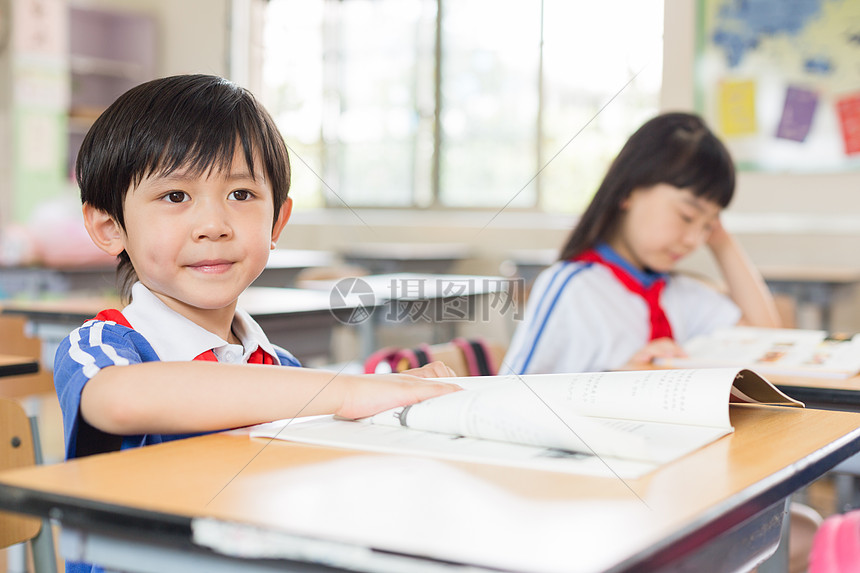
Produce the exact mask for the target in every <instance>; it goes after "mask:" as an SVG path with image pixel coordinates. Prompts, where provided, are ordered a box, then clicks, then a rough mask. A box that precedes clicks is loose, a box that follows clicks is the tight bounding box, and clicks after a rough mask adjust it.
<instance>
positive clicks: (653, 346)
mask: <svg viewBox="0 0 860 573" xmlns="http://www.w3.org/2000/svg"><path fill="white" fill-rule="evenodd" d="M685 356H687V353H686V352H684V349H683V348H681V347H680V346H678V343H677V342H675V341H674V340H672V339H671V338H665V337H664V338H656V339H654V340H652V341H651V342H649V343H648V344H646V345H645V346H644V347H643V348H642V349H641V350H640V351H639V352H637V353H636V354H634V355H633V356H632V357H631V358H630V362H629V363H628V365H630V366H635V365H640V366H641V365H644V364H651V363H652V362H653V361H654V359H655V358H683V357H685Z"/></svg>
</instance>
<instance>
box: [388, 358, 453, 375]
mask: <svg viewBox="0 0 860 573" xmlns="http://www.w3.org/2000/svg"><path fill="white" fill-rule="evenodd" d="M401 374H411V375H412V376H417V377H419V378H455V377H456V376H457V374H456V373H455V372H454V371H453V370H451V368H449V367H448V366H447V365H446V364H445V363H444V362H442V361H441V360H434V361H433V362H430V363H428V364H425V365H424V366H421V367H420V368H410V369H409V370H404V371H403V372H401Z"/></svg>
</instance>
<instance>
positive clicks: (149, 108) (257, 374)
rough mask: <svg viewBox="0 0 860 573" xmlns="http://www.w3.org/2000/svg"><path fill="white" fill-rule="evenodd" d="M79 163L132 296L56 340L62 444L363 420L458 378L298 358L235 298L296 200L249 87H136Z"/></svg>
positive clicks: (192, 78) (439, 369)
mask: <svg viewBox="0 0 860 573" xmlns="http://www.w3.org/2000/svg"><path fill="white" fill-rule="evenodd" d="M76 171H77V181H78V184H79V186H80V189H81V200H82V202H83V213H84V222H85V226H86V228H87V231H88V233H89V235H90V237H91V238H92V240H93V241H94V242H95V244H96V245H97V246H98V247H99V248H101V249H102V250H104V251H105V252H106V253H108V254H111V255H114V256H117V257H118V259H119V265H118V269H117V272H118V276H119V278H120V283H121V294H122V297H123V300H124V301H129V300H130V301H131V302H130V304H129V305H128V306H126V307H125V308H124V309H123V310H122V311H118V310H108V311H103V312H101V313H99V315H98V316H97V317H96V318H95V319H93V320H90V321H87V322H86V323H85V324H84V325H83V326H81V327H80V328H78V329H77V330H75V331H74V332H72V333H71V334H70V335H69V337H67V338H66V339H65V340H64V341H63V343H62V344H61V345H60V347H59V349H58V352H57V355H56V358H55V366H54V379H55V385H56V388H57V394H58V396H59V399H60V404H61V406H62V410H63V424H64V428H65V436H66V456H67V458H74V457H79V456H83V455H89V454H93V453H99V452H104V451H111V450H117V449H125V448H130V447H137V446H143V445H148V444H153V443H159V442H162V441H167V440H172V439H177V438H182V437H186V436H188V435H194V434H199V433H203V432H210V431H217V430H223V429H227V428H234V427H240V426H247V425H251V424H256V423H260V422H266V421H271V420H275V419H281V418H288V417H294V416H306V415H314V414H325V413H328V414H337V415H340V416H344V417H347V418H360V417H364V416H368V415H371V414H374V413H376V412H379V411H382V410H385V409H388V408H391V407H395V406H398V405H404V404H409V403H412V402H416V401H419V400H423V399H425V398H429V397H431V396H436V395H439V394H445V393H448V392H452V391H455V390H456V389H457V386H455V385H453V384H447V383H442V382H433V381H422V380H420V379H419V377H440V376H451V375H453V373H452V372H451V371H450V370H449V369H448V368H447V367H446V366H444V365H442V364H441V363H434V364H430V365H428V366H426V367H424V368H421V369H416V370H414V371H410V372H409V373H407V374H406V375H380V376H349V375H335V374H332V373H329V372H324V371H314V370H309V369H303V368H298V366H300V365H299V363H298V361H297V360H296V359H295V358H294V357H293V356H292V355H291V354H289V353H288V352H287V351H285V350H283V349H281V348H278V347H276V346H273V345H272V344H271V343H270V342H269V341H268V340H267V338H266V336H265V334H264V333H263V331H262V330H261V329H260V327H259V326H258V325H257V324H256V323H255V322H254V320H253V319H251V317H250V316H249V315H248V314H247V313H245V312H244V311H242V310H241V309H238V308H236V301H237V299H238V297H239V294H240V293H241V292H242V291H244V290H245V288H246V287H248V285H250V284H251V283H252V282H253V281H254V279H256V278H257V276H259V274H260V273H261V272H262V271H263V268H264V267H265V264H266V260H267V258H268V251H269V249H270V248H274V245H275V244H276V242H277V240H278V237H279V236H280V233H281V231H282V230H283V228H284V225H286V223H287V220H288V219H289V217H290V210H291V207H292V202H291V199H290V198H289V197H288V196H287V192H288V190H289V184H290V170H289V159H288V156H287V149H286V145H285V144H284V141H283V139H282V137H281V135H280V134H279V132H278V130H277V128H276V127H275V125H274V122H273V121H272V119H271V117H270V116H269V114H268V113H267V112H266V111H265V110H264V109H263V108H262V107H261V106H260V105H259V104H258V103H257V102H256V100H255V99H254V98H253V96H252V95H251V94H250V93H249V92H247V91H246V90H244V89H242V88H240V87H238V86H236V85H234V84H232V83H231V82H229V81H227V80H224V79H222V78H219V77H213V76H205V75H187V76H174V77H168V78H163V79H158V80H154V81H151V82H148V83H145V84H142V85H140V86H137V87H135V88H133V89H131V90H129V91H128V92H126V93H125V94H124V95H122V96H120V98H118V99H117V101H116V102H114V103H113V104H112V105H111V106H110V107H109V108H108V109H107V110H106V111H105V112H104V113H103V114H102V115H101V117H99V119H98V120H97V121H96V122H95V124H94V125H93V127H92V128H91V129H90V131H89V133H88V134H87V136H86V138H85V139H84V142H83V144H82V146H81V149H80V152H79V155H78V159H77V165H76ZM249 362H250V363H252V364H247V363H249ZM254 363H256V364H254ZM258 364H259V365H258ZM267 365H280V366H282V367H281V368H271V367H269V366H267ZM410 374H411V375H410Z"/></svg>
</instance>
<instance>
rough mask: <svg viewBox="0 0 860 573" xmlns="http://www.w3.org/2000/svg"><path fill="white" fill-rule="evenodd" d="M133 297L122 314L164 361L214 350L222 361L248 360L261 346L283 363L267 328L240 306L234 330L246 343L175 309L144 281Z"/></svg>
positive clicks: (193, 356)
mask: <svg viewBox="0 0 860 573" xmlns="http://www.w3.org/2000/svg"><path fill="white" fill-rule="evenodd" d="M131 296H132V302H131V304H129V305H128V306H126V307H125V308H124V309H123V310H122V314H123V316H124V317H125V318H126V320H128V322H129V324H131V326H132V328H134V330H136V331H137V332H139V333H140V334H141V335H143V337H144V338H146V340H147V342H149V343H150V344H151V345H152V348H153V350H155V352H156V354H158V357H159V358H160V359H161V360H163V361H187V360H194V358H195V357H197V356H198V355H200V354H202V353H203V352H206V351H207V350H210V349H212V350H214V351H215V355H216V356H217V357H218V359H219V361H222V362H246V361H247V357H248V356H249V355H250V354H251V353H252V352H253V351H254V350H256V348H257V347H258V346H259V347H260V348H262V349H263V351H265V352H266V353H268V354H270V355H271V356H272V357H273V358H274V359H275V363H276V364H277V363H279V360H278V355H277V353H276V352H275V349H274V347H273V346H272V344H271V343H270V342H269V339H268V338H267V337H266V334H265V333H264V332H263V329H262V328H260V325H259V324H257V323H256V322H255V321H254V319H253V318H251V316H250V315H249V314H248V313H247V312H245V311H244V310H242V309H240V308H237V309H236V313H235V315H234V316H233V332H234V333H235V334H236V336H237V337H238V338H239V340H240V341H241V342H242V346H239V345H236V344H229V343H228V342H227V341H226V340H224V339H222V338H221V337H220V336H217V335H215V334H213V333H211V332H209V331H208V330H206V329H205V328H202V327H201V326H199V325H197V324H196V323H194V322H192V321H190V320H188V319H187V318H185V317H184V316H182V315H181V314H179V313H177V312H175V311H174V310H172V309H171V308H170V307H168V306H167V305H166V304H164V303H163V302H162V301H161V300H160V299H159V298H158V297H157V296H155V295H154V294H153V293H152V292H151V291H150V290H149V289H148V288H146V287H145V286H144V285H143V284H142V283H140V282H137V283H135V284H134V286H133V287H132V289H131Z"/></svg>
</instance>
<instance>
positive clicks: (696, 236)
mask: <svg viewBox="0 0 860 573" xmlns="http://www.w3.org/2000/svg"><path fill="white" fill-rule="evenodd" d="M721 210H722V209H721V207H720V206H719V205H718V204H717V203H714V202H713V201H709V200H707V199H703V198H701V197H696V196H695V195H693V193H692V192H690V191H689V190H686V189H679V188H678V187H674V186H672V185H668V184H665V183H659V184H657V185H655V186H653V187H647V188H637V189H634V190H633V192H632V193H630V196H629V197H628V198H627V199H625V200H624V202H623V203H622V204H621V217H620V219H619V224H618V227H617V229H616V231H615V233H614V235H613V236H612V237H610V238H609V240H608V241H607V242H608V243H609V245H610V246H611V247H612V248H613V249H615V251H616V252H618V254H620V255H621V256H622V257H624V258H625V259H626V260H627V261H629V262H630V263H631V264H633V265H635V266H636V267H637V268H639V269H650V270H652V271H657V272H667V271H670V270H672V269H673V268H674V267H675V265H676V264H677V263H678V261H680V260H681V259H682V258H684V257H686V256H687V255H689V254H690V253H691V252H693V251H694V250H696V249H697V248H698V247H700V246H701V245H702V244H703V243H704V242H705V241H706V240H707V239H708V236H709V235H710V233H711V229H712V228H713V226H714V225H715V224H716V223H717V222H718V218H719V215H720V211H721Z"/></svg>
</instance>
